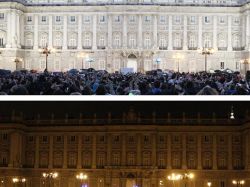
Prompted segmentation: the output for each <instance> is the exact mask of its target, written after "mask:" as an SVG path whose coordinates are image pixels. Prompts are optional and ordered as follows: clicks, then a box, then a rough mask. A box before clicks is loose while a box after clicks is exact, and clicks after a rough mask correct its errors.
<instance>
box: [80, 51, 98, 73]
mask: <svg viewBox="0 0 250 187" xmlns="http://www.w3.org/2000/svg"><path fill="white" fill-rule="evenodd" d="M91 53H94V52H81V53H79V54H78V55H77V58H80V59H82V69H83V66H84V59H88V60H87V61H88V62H93V61H94V60H93V59H89V54H91ZM91 60H92V61H91Z"/></svg>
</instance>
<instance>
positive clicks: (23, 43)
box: [20, 13, 25, 46]
mask: <svg viewBox="0 0 250 187" xmlns="http://www.w3.org/2000/svg"><path fill="white" fill-rule="evenodd" d="M20 27H21V28H20V30H21V33H20V37H21V38H20V44H21V46H24V45H25V42H24V14H23V13H22V14H21V16H20Z"/></svg>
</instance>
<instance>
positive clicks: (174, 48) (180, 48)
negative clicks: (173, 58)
mask: <svg viewBox="0 0 250 187" xmlns="http://www.w3.org/2000/svg"><path fill="white" fill-rule="evenodd" d="M173 50H182V47H173Z"/></svg>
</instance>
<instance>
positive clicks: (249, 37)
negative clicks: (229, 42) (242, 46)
mask: <svg viewBox="0 0 250 187" xmlns="http://www.w3.org/2000/svg"><path fill="white" fill-rule="evenodd" d="M246 50H250V15H249V11H248V14H247V15H246Z"/></svg>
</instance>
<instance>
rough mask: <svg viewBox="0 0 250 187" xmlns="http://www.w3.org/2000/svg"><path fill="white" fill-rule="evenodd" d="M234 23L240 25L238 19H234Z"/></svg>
mask: <svg viewBox="0 0 250 187" xmlns="http://www.w3.org/2000/svg"><path fill="white" fill-rule="evenodd" d="M234 23H235V24H237V25H238V24H239V23H240V19H239V18H238V17H235V18H234Z"/></svg>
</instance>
